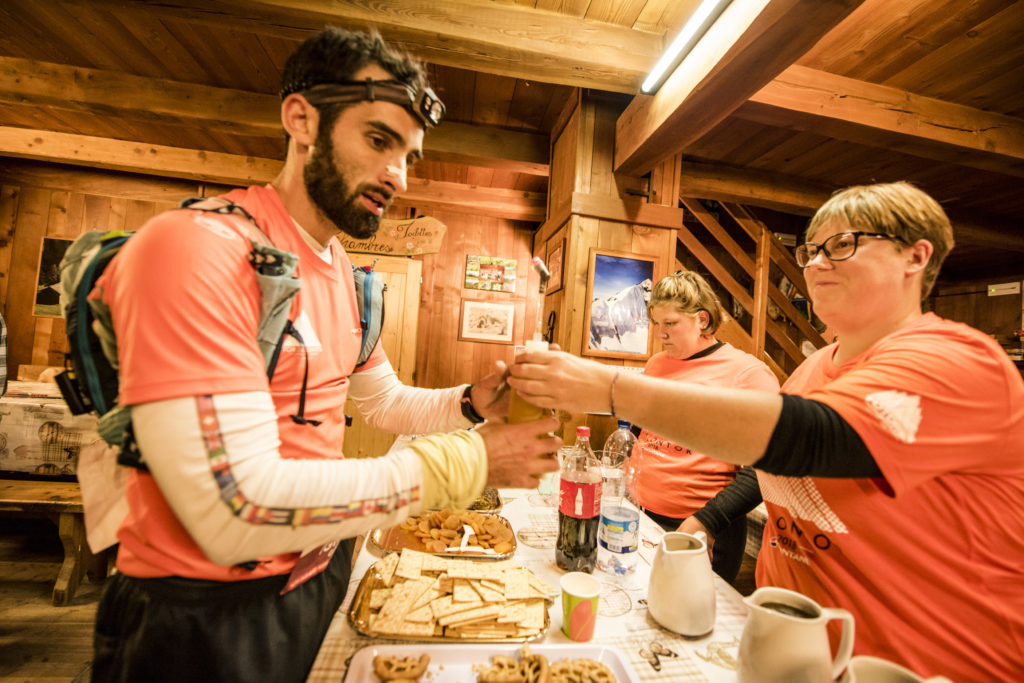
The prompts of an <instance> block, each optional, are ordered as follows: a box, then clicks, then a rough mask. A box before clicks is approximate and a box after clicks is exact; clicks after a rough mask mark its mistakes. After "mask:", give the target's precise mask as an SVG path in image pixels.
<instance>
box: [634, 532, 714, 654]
mask: <svg viewBox="0 0 1024 683" xmlns="http://www.w3.org/2000/svg"><path fill="white" fill-rule="evenodd" d="M706 538H707V537H706V536H705V535H704V533H703V532H697V533H696V534H695V535H692V536H691V535H690V534H683V533H679V532H677V531H673V532H670V533H667V534H665V535H664V536H663V537H662V539H661V543H660V544H659V545H658V551H657V553H655V555H654V565H653V566H652V567H651V580H650V583H649V584H648V586H647V608H648V610H649V611H650V613H651V617H653V618H654V620H655V621H657V622H658V623H659V624H661V625H662V626H664V627H665V628H667V629H668V630H670V631H675V632H676V633H679V634H681V635H684V636H691V637H696V636H703V635H706V634H708V633H710V632H711V630H712V629H713V628H714V626H715V587H714V584H713V576H712V573H711V560H710V558H709V557H708V547H707V543H706Z"/></svg>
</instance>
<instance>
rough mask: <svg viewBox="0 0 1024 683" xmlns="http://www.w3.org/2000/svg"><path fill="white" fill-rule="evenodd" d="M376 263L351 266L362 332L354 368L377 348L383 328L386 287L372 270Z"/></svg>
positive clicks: (367, 358)
mask: <svg viewBox="0 0 1024 683" xmlns="http://www.w3.org/2000/svg"><path fill="white" fill-rule="evenodd" d="M376 263H377V261H376V259H374V262H373V264H371V265H369V266H357V265H355V264H352V278H353V280H355V284H356V305H357V307H358V309H359V326H360V327H361V328H362V330H363V340H362V344H361V345H360V347H359V359H358V360H357V361H356V367H357V368H358V367H360V366H361V365H364V364H365V363H366V361H368V360H369V359H370V354H371V353H373V349H374V348H375V347H376V346H377V341H378V340H379V339H380V333H381V329H382V328H383V326H384V292H386V291H387V289H388V286H387V285H386V284H385V283H384V280H383V279H382V278H381V276H380V273H378V272H377V271H375V270H374V269H373V266H374V265H376Z"/></svg>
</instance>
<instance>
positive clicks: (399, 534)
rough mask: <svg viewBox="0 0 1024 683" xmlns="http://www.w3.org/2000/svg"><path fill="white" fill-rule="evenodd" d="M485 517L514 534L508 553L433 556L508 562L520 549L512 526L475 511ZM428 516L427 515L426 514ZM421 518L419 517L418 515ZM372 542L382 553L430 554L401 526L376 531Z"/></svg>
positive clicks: (457, 553)
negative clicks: (407, 552)
mask: <svg viewBox="0 0 1024 683" xmlns="http://www.w3.org/2000/svg"><path fill="white" fill-rule="evenodd" d="M473 512H477V513H479V514H480V515H482V516H484V517H493V518H494V519H497V520H498V521H499V522H501V524H502V525H503V526H504V527H505V528H507V529H508V530H509V531H510V532H511V533H512V538H511V540H510V541H509V542H510V543H511V544H512V549H511V550H509V551H508V552H506V553H494V554H491V553H482V552H479V551H471V550H470V551H466V552H462V551H451V552H440V553H437V552H431V553H430V554H431V555H437V556H438V557H455V558H461V559H471V560H507V559H509V558H510V557H512V556H513V555H515V553H516V550H517V549H518V548H519V542H518V541H517V540H516V534H515V531H514V530H513V529H512V525H511V524H510V523H509V521H508V520H507V519H505V518H504V517H502V516H501V515H496V514H493V513H488V512H480V511H479V510H473ZM424 514H426V513H424ZM417 516H419V515H417ZM370 542H371V543H373V544H374V545H375V546H377V547H378V548H379V549H380V550H381V551H383V552H385V553H388V552H399V551H401V550H402V549H404V548H409V549H410V550H418V551H420V552H421V553H426V552H430V551H429V550H427V548H426V546H425V545H424V544H423V541H421V540H420V539H419V538H417V537H416V536H413V535H412V534H411V533H409V532H407V531H405V530H404V529H402V527H401V525H397V526H392V527H387V528H386V529H376V530H374V531H373V532H372V533H371V534H370Z"/></svg>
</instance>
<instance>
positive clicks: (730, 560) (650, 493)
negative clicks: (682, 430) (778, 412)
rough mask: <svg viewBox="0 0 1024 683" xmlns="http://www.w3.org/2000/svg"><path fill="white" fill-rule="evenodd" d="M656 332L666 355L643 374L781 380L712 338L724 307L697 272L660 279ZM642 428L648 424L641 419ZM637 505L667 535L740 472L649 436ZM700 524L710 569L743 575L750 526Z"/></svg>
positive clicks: (653, 309)
mask: <svg viewBox="0 0 1024 683" xmlns="http://www.w3.org/2000/svg"><path fill="white" fill-rule="evenodd" d="M647 312H648V314H649V315H650V318H651V329H652V331H653V332H654V333H655V334H656V335H657V338H658V340H659V341H660V342H661V345H662V348H663V349H664V350H663V351H660V352H659V353H656V354H655V355H654V356H652V357H651V359H650V360H649V361H648V362H647V366H646V367H645V368H644V374H645V375H646V376H649V377H664V378H666V379H672V380H677V381H681V382H693V383H695V384H702V385H705V386H716V387H732V388H739V389H756V390H760V391H769V392H773V393H776V392H778V391H779V380H778V379H777V378H776V377H775V375H774V374H773V373H772V371H771V370H769V369H768V366H767V365H765V364H764V363H763V362H761V361H760V360H758V359H757V358H755V357H754V356H752V355H750V354H749V353H745V352H743V351H740V350H739V349H737V348H735V347H733V346H731V345H729V344H727V343H725V342H722V341H719V340H717V339H715V332H716V331H717V330H718V327H719V325H721V323H722V317H723V316H722V307H721V304H720V303H719V301H718V297H716V296H715V293H714V292H713V291H712V290H711V286H710V285H709V284H708V282H707V280H705V279H704V278H703V277H701V276H700V275H698V274H697V273H695V272H693V271H677V272H676V273H675V274H673V275H669V276H668V277H666V278H663V279H662V280H661V281H660V282H658V284H657V285H655V287H654V290H653V291H652V292H651V300H650V302H649V303H648V305H647ZM638 422H639V423H640V426H643V420H642V419H640V420H638ZM638 445H639V446H640V447H642V448H643V450H642V451H640V453H641V455H642V464H641V467H640V468H639V471H638V483H637V498H638V502H639V503H640V505H641V506H642V507H643V508H644V511H645V512H647V514H648V515H649V516H650V517H652V518H653V519H654V520H655V521H656V522H658V524H660V525H661V526H662V527H663V528H664V529H665V530H666V531H675V530H676V528H678V527H679V525H680V524H681V523H682V522H683V521H684V520H686V519H687V518H689V517H690V516H691V515H693V514H694V513H697V512H698V511H699V510H701V508H703V507H704V504H705V503H706V502H707V501H708V500H710V499H711V498H713V497H714V496H715V494H717V493H718V492H719V491H721V490H722V489H723V488H725V487H726V486H728V484H729V483H730V482H731V481H732V480H733V479H734V478H735V476H736V472H737V471H738V470H739V467H738V466H736V465H731V464H729V463H725V462H722V461H721V460H713V459H711V458H709V457H707V456H705V455H704V454H702V453H700V452H697V451H694V450H691V449H688V448H686V447H685V446H681V445H679V444H677V443H675V442H673V441H671V440H669V439H666V438H664V437H661V436H659V435H658V434H657V433H655V432H652V431H649V430H647V429H644V430H643V431H641V432H640V437H639V439H638ZM698 519H700V521H701V522H702V524H703V525H704V526H705V527H707V530H708V534H709V539H708V541H709V543H714V546H713V551H714V554H713V556H712V568H713V569H714V570H715V572H716V573H717V574H718V575H719V576H721V577H722V578H724V579H725V580H726V581H732V580H733V579H734V578H736V574H737V572H739V568H740V563H741V562H742V560H743V548H744V545H745V543H746V538H747V533H746V519H745V518H743V517H737V518H736V519H735V520H733V521H732V522H731V523H729V524H727V525H724V526H720V527H719V526H715V524H714V523H713V520H712V519H711V518H708V519H704V518H702V517H701V516H700V515H699V514H698Z"/></svg>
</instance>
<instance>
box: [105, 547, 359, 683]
mask: <svg viewBox="0 0 1024 683" xmlns="http://www.w3.org/2000/svg"><path fill="white" fill-rule="evenodd" d="M352 547H353V541H352V540H351V539H350V540H347V541H344V542H342V543H340V544H339V545H338V549H337V551H336V552H335V553H334V557H333V558H332V559H331V562H330V563H329V564H328V565H327V568H326V569H324V571H322V572H321V573H320V574H318V575H317V576H314V577H313V578H311V579H309V580H308V581H306V582H305V583H303V584H302V585H301V586H299V587H298V588H296V589H294V590H292V591H290V592H288V593H286V594H285V595H280V591H281V589H282V588H283V587H284V584H285V582H286V581H287V578H288V577H287V576H273V577H269V578H264V579H253V580H250V581H235V582H223V581H201V580H196V579H183V578H179V577H169V578H161V579H137V578H132V577H130V576H125V575H123V574H115V575H114V576H112V577H110V578H109V579H107V585H106V587H105V588H104V590H103V596H102V598H101V599H100V604H99V609H98V610H97V612H96V632H95V635H94V648H95V653H94V654H95V658H94V661H93V665H92V680H93V681H94V682H96V683H98V682H100V681H147V683H149V682H151V681H176V682H180V681H204V682H205V681H226V682H227V681H230V682H234V681H238V682H239V683H243V682H244V683H251V682H252V681H274V682H275V683H285V682H288V681H304V680H305V679H306V675H307V674H308V673H309V670H310V668H311V667H312V666H313V661H314V660H315V659H316V655H317V652H318V650H319V649H320V644H321V642H322V641H323V638H324V635H325V634H326V633H327V628H328V626H330V623H331V619H333V618H334V615H335V613H336V612H337V610H338V607H340V606H341V603H342V601H343V600H344V599H345V593H346V591H347V589H348V582H349V578H350V575H351V571H352V570H351V566H352Z"/></svg>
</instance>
